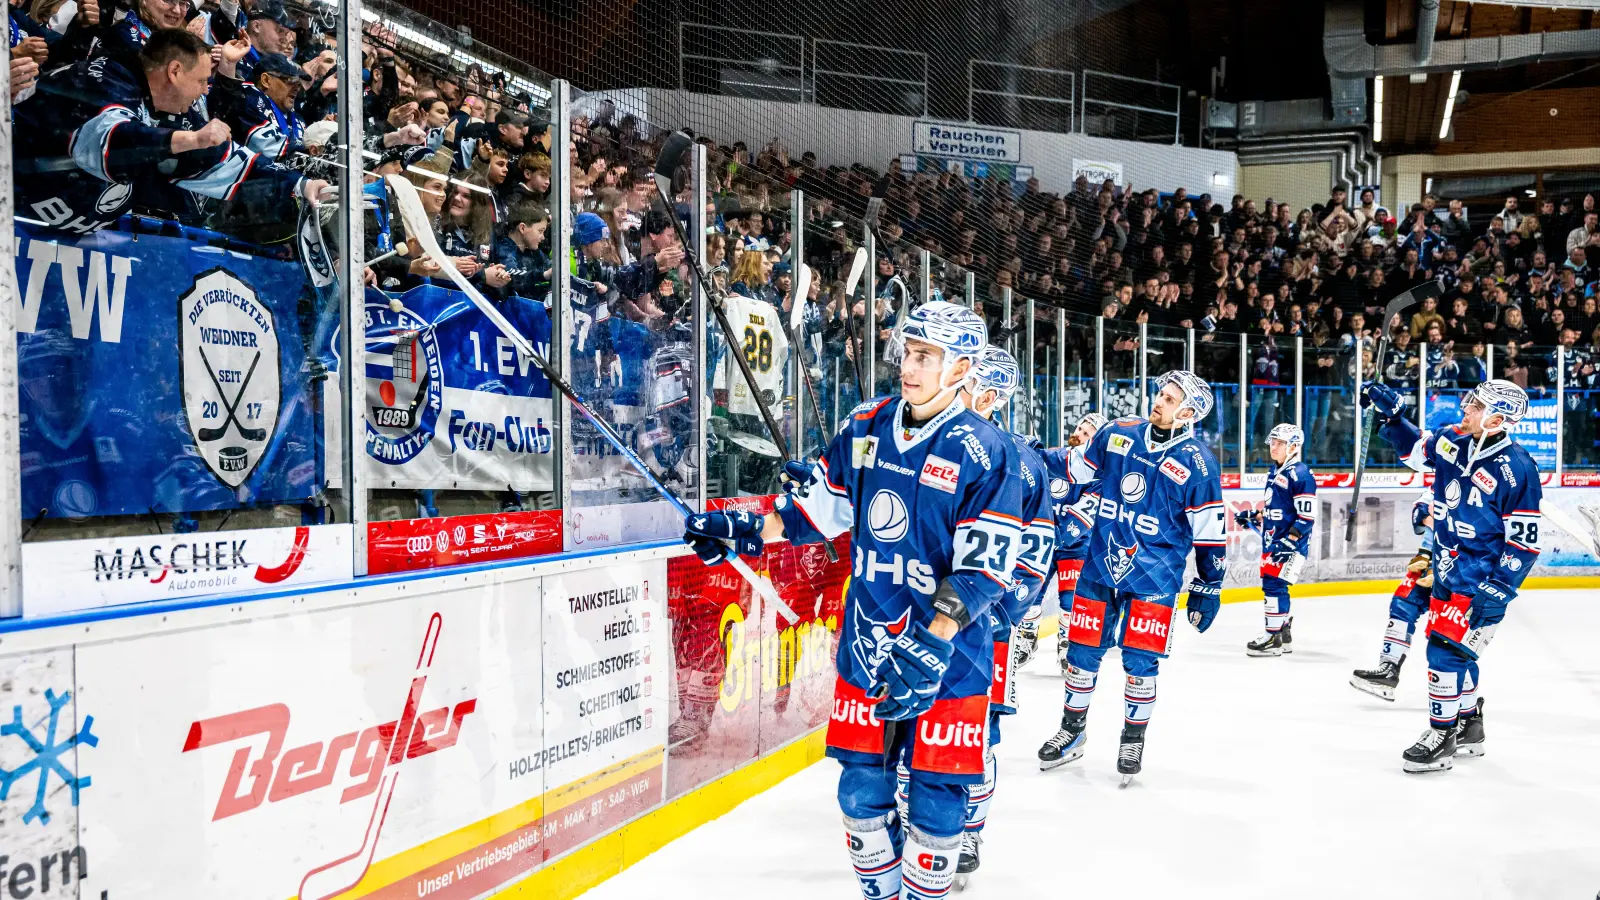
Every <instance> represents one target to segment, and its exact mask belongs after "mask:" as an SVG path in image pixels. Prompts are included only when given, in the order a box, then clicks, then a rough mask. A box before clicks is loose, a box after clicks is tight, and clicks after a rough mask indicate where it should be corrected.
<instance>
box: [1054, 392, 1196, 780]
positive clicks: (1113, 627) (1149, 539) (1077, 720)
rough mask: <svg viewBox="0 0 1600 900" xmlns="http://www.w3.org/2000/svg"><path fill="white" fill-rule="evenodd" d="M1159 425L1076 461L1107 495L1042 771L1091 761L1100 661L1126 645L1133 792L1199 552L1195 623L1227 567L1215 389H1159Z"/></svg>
mask: <svg viewBox="0 0 1600 900" xmlns="http://www.w3.org/2000/svg"><path fill="white" fill-rule="evenodd" d="M1156 387H1157V390H1158V394H1157V396H1156V399H1155V402H1154V404H1152V407H1151V410H1150V418H1149V420H1145V419H1140V418H1126V419H1118V420H1117V421H1115V422H1112V423H1111V424H1110V425H1107V426H1106V427H1105V428H1102V429H1100V432H1099V433H1098V434H1096V435H1095V436H1094V440H1093V441H1091V442H1090V443H1089V446H1088V447H1087V448H1086V449H1085V450H1084V451H1083V452H1081V453H1080V452H1079V451H1078V450H1073V451H1072V452H1071V454H1069V456H1068V460H1067V475H1068V477H1069V478H1070V480H1071V481H1073V482H1075V483H1077V482H1094V483H1096V484H1097V485H1098V486H1099V494H1100V497H1099V500H1098V502H1097V503H1096V504H1095V523H1094V531H1093V533H1092V534H1091V535H1090V536H1089V552H1088V556H1087V557H1086V559H1085V562H1084V565H1083V574H1082V575H1080V576H1079V578H1078V590H1077V595H1076V596H1075V597H1074V598H1073V601H1072V609H1071V612H1070V616H1069V613H1068V612H1067V611H1065V610H1063V612H1062V615H1063V616H1064V617H1068V624H1067V640H1068V641H1069V642H1070V646H1069V647H1068V648H1067V664H1068V665H1067V690H1066V703H1065V709H1064V710H1063V711H1062V714H1061V730H1060V731H1058V732H1056V735H1055V736H1054V737H1052V738H1050V740H1048V741H1046V742H1045V744H1044V746H1042V747H1040V748H1039V768H1041V769H1053V768H1055V767H1057V766H1060V765H1062V764H1064V763H1068V762H1071V761H1073V760H1075V759H1077V758H1079V757H1080V756H1082V755H1083V748H1084V741H1085V728H1086V727H1087V721H1088V716H1089V700H1090V698H1091V697H1092V696H1093V695H1094V688H1095V680H1096V679H1097V678H1098V676H1099V673H1100V661H1101V659H1102V658H1104V657H1105V654H1106V651H1107V650H1109V649H1111V647H1112V646H1113V645H1116V646H1120V647H1121V648H1122V668H1123V670H1124V671H1125V672H1126V673H1127V685H1126V687H1125V689H1124V691H1123V696H1124V698H1125V699H1126V701H1127V715H1126V718H1125V724H1124V725H1123V728H1122V740H1121V744H1120V747H1119V749H1118V752H1117V771H1118V772H1120V773H1122V776H1123V779H1122V783H1123V784H1124V785H1127V784H1128V783H1130V782H1131V781H1132V780H1133V776H1134V775H1137V774H1138V773H1139V770H1140V768H1141V761H1142V760H1143V758H1144V739H1145V729H1146V728H1147V727H1148V725H1149V723H1150V710H1151V708H1152V707H1153V706H1154V705H1155V699H1156V673H1157V670H1158V669H1159V667H1160V663H1161V659H1162V658H1163V657H1165V656H1166V655H1167V654H1168V652H1169V651H1170V649H1171V647H1172V613H1173V607H1174V606H1175V605H1176V602H1177V596H1178V591H1179V590H1180V589H1181V588H1182V586H1183V573H1184V564H1185V561H1186V559H1187V557H1188V556H1189V550H1190V548H1191V547H1192V548H1193V549H1194V556H1195V567H1196V574H1195V578H1194V581H1193V582H1191V583H1190V585H1189V599H1188V603H1187V610H1188V613H1189V622H1190V623H1191V624H1193V625H1194V626H1195V628H1197V629H1199V630H1200V631H1205V630H1206V629H1207V628H1210V627H1211V622H1212V620H1213V619H1215V618H1216V615H1217V610H1218V608H1219V605H1220V603H1221V602H1222V576H1223V573H1224V572H1225V570H1226V568H1227V554H1226V542H1225V534H1224V530H1223V523H1224V518H1223V508H1222V478H1221V471H1220V469H1219V467H1218V466H1217V461H1216V459H1214V458H1213V457H1212V455H1211V451H1210V450H1207V449H1206V447H1205V445H1204V444H1202V443H1201V442H1200V441H1199V440H1198V439H1196V438H1195V436H1194V426H1195V424H1196V423H1198V422H1200V421H1201V420H1203V419H1204V418H1205V417H1206V414H1207V413H1209V412H1210V411H1211V388H1210V386H1208V385H1207V384H1206V383H1205V382H1204V381H1203V380H1201V379H1200V378H1199V377H1198V376H1196V375H1195V374H1194V373H1192V372H1185V371H1176V372H1168V373H1167V374H1165V375H1162V376H1161V377H1160V378H1159V379H1157V381H1156Z"/></svg>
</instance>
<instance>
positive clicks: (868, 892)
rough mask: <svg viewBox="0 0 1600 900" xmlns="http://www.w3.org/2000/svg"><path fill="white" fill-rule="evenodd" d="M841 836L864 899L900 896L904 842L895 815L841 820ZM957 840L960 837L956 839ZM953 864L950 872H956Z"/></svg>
mask: <svg viewBox="0 0 1600 900" xmlns="http://www.w3.org/2000/svg"><path fill="white" fill-rule="evenodd" d="M844 833H845V837H846V838H847V839H848V843H849V845H850V864H851V865H852V866H854V867H855V870H856V878H857V880H859V881H860V882H861V895H862V896H863V897H895V896H898V895H899V894H900V847H898V846H896V845H897V844H903V843H904V841H903V839H902V836H901V832H900V824H899V821H898V820H897V819H895V816H894V813H884V814H883V815H882V816H879V817H877V818H874V819H852V818H850V817H849V816H845V817H844ZM957 840H959V838H958V839H957ZM955 868H956V867H955V863H953V862H952V863H951V864H950V871H952V872H954V871H955Z"/></svg>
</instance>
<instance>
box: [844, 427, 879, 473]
mask: <svg viewBox="0 0 1600 900" xmlns="http://www.w3.org/2000/svg"><path fill="white" fill-rule="evenodd" d="M877 460H878V439H877V438H876V437H875V436H873V435H867V436H866V437H859V438H851V439H850V465H852V466H854V467H856V468H857V469H870V468H872V466H873V464H875V463H876V462H877Z"/></svg>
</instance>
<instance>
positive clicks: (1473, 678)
mask: <svg viewBox="0 0 1600 900" xmlns="http://www.w3.org/2000/svg"><path fill="white" fill-rule="evenodd" d="M1475 668H1477V667H1476V666H1473V667H1472V669H1475ZM1472 669H1468V670H1467V671H1466V672H1465V673H1463V674H1462V676H1461V708H1460V715H1462V716H1475V715H1477V714H1478V677H1477V673H1475V672H1473V671H1472Z"/></svg>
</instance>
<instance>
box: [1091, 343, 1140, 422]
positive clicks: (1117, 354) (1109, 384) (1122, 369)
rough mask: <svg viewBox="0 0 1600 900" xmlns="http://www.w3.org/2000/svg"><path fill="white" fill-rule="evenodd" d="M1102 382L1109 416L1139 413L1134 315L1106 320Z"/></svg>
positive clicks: (1112, 417)
mask: <svg viewBox="0 0 1600 900" xmlns="http://www.w3.org/2000/svg"><path fill="white" fill-rule="evenodd" d="M1104 334H1105V342H1106V346H1105V353H1104V364H1105V372H1104V373H1103V376H1104V377H1103V379H1102V381H1103V384H1104V388H1105V408H1104V409H1103V410H1101V412H1103V413H1104V414H1105V416H1106V418H1108V419H1116V418H1118V417H1121V416H1137V415H1139V367H1138V366H1139V354H1140V353H1141V352H1142V351H1141V348H1140V346H1139V325H1138V323H1137V322H1134V321H1133V320H1132V319H1124V318H1107V319H1106V320H1105V331H1104Z"/></svg>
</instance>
